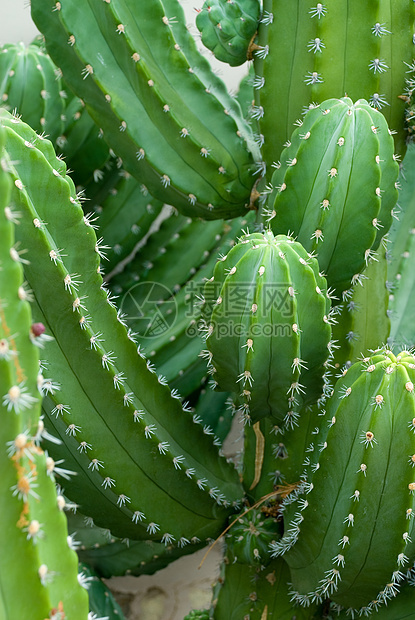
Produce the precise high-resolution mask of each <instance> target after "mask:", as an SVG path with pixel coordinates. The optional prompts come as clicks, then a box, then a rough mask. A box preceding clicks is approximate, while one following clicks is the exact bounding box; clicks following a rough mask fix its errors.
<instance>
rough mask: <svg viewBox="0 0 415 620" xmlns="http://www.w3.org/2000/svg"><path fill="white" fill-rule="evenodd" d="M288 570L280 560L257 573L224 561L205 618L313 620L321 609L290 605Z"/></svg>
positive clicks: (249, 568)
mask: <svg viewBox="0 0 415 620" xmlns="http://www.w3.org/2000/svg"><path fill="white" fill-rule="evenodd" d="M289 578H290V577H289V570H288V566H287V565H286V563H285V562H284V560H283V559H282V558H277V559H276V560H273V561H272V562H271V563H270V564H268V566H267V567H266V568H264V569H263V570H261V569H260V568H257V567H254V566H246V565H245V564H239V563H237V562H236V563H232V562H231V561H229V560H228V559H227V560H226V561H225V564H224V566H223V568H222V574H221V579H220V580H219V582H218V584H217V586H216V587H215V588H214V595H213V599H214V600H213V604H212V609H211V615H210V616H209V618H214V619H215V620H240V619H241V618H249V620H264V619H266V620H294V618H295V619H296V620H316V619H317V618H321V616H322V608H321V606H318V605H316V604H312V605H311V606H310V607H309V608H308V609H302V608H301V607H293V604H292V602H291V601H290V594H289V588H288V586H287V581H289Z"/></svg>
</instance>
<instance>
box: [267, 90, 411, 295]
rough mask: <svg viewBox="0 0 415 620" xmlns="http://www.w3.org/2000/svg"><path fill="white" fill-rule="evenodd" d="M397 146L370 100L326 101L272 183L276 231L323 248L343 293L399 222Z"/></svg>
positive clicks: (306, 122)
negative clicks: (396, 214)
mask: <svg viewBox="0 0 415 620" xmlns="http://www.w3.org/2000/svg"><path fill="white" fill-rule="evenodd" d="M393 148H394V146H393V139H392V136H391V133H390V131H389V128H388V125H387V123H386V120H385V118H384V116H383V115H382V114H381V113H380V112H377V111H376V110H374V109H373V108H371V107H370V106H369V105H368V103H367V102H366V101H364V100H358V101H356V102H355V103H353V102H352V100H351V99H349V98H347V97H344V98H342V99H330V100H326V101H324V102H323V103H322V104H321V105H319V106H316V107H314V108H313V109H311V110H310V111H309V112H307V114H306V115H305V117H304V119H303V121H302V122H301V123H299V126H298V127H297V128H296V129H295V131H294V132H293V134H292V136H291V138H290V142H289V144H288V146H287V147H286V149H285V150H284V151H283V153H282V155H281V162H280V163H279V164H278V166H277V168H276V170H275V172H274V174H273V176H272V183H271V184H270V185H269V186H268V187H267V188H266V193H267V192H270V193H271V195H270V196H269V198H268V200H267V208H265V209H264V216H265V218H266V219H267V220H268V221H269V222H270V223H271V226H272V229H273V231H274V233H275V234H288V231H290V233H291V234H293V235H296V238H297V241H299V242H300V243H301V244H302V245H303V246H304V247H305V248H306V250H307V251H309V252H315V253H316V255H317V257H318V262H319V265H320V269H321V270H322V271H323V272H324V274H325V275H326V277H327V281H328V285H329V286H330V287H332V288H333V289H335V291H336V294H337V297H338V298H340V294H341V293H342V291H344V290H345V289H349V288H350V285H351V284H352V283H355V282H356V281H358V279H359V274H360V272H361V271H362V270H363V268H364V267H365V265H366V264H367V262H368V261H369V260H370V259H371V257H372V255H373V251H374V250H376V249H377V247H378V246H379V243H380V240H381V238H382V236H383V235H385V234H386V233H387V231H388V230H389V228H390V226H391V223H392V210H393V208H394V207H395V205H396V201H397V199H398V190H397V179H398V174H399V166H398V163H397V161H396V158H395V156H394V152H393ZM266 193H265V196H264V198H266Z"/></svg>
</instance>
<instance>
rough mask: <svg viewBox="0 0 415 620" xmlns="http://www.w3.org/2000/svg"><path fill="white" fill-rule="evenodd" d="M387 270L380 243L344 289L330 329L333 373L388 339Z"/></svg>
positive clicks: (389, 325) (383, 249)
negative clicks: (354, 281) (359, 274)
mask: <svg viewBox="0 0 415 620" xmlns="http://www.w3.org/2000/svg"><path fill="white" fill-rule="evenodd" d="M387 270H388V264H387V259H386V251H385V248H384V247H382V246H381V247H380V248H379V249H378V251H377V252H376V253H375V254H374V256H373V259H372V260H371V261H370V262H369V265H368V266H367V267H366V269H365V270H364V272H363V274H362V281H361V283H360V284H355V285H354V286H353V287H352V288H351V289H350V290H349V291H345V293H344V294H343V302H342V303H341V304H340V305H339V306H336V309H337V308H338V312H339V313H338V314H337V315H336V317H335V318H336V321H337V322H336V323H334V325H333V328H332V329H333V339H334V340H335V341H336V345H337V348H336V349H335V350H334V352H333V360H332V364H333V367H334V372H335V373H337V372H338V369H339V368H343V366H344V365H345V364H347V366H350V364H352V363H354V362H356V361H357V360H358V359H359V357H360V356H362V355H363V356H366V355H368V354H369V352H370V351H373V350H374V349H376V348H377V347H378V345H379V343H385V344H386V342H387V341H388V338H389V332H390V327H391V322H390V318H389V316H390V311H389V308H388V305H389V290H388V287H387Z"/></svg>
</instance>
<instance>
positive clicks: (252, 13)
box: [196, 0, 260, 67]
mask: <svg viewBox="0 0 415 620" xmlns="http://www.w3.org/2000/svg"><path fill="white" fill-rule="evenodd" d="M259 17H260V3H259V1H258V0H232V1H231V2H228V0H213V1H211V0H206V1H205V2H204V4H203V7H202V8H201V9H200V11H199V13H198V15H197V17H196V26H197V27H198V29H199V30H200V33H201V35H202V43H203V45H205V47H207V48H208V49H210V50H211V51H212V52H213V54H214V55H215V57H216V58H217V59H218V60H221V61H222V62H226V63H228V64H229V65H230V66H231V67H237V66H239V65H242V64H243V63H244V62H246V61H247V60H251V59H252V52H251V47H252V45H251V41H252V39H253V38H254V36H255V33H256V31H257V27H258V22H259Z"/></svg>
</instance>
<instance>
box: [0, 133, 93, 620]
mask: <svg viewBox="0 0 415 620" xmlns="http://www.w3.org/2000/svg"><path fill="white" fill-rule="evenodd" d="M4 133H5V132H4V130H3V129H1V128H0V238H1V244H0V398H1V401H0V471H1V476H0V513H1V528H0V548H1V554H0V617H1V618H2V620H17V618H34V619H36V620H38V619H39V620H40V619H43V618H46V617H47V618H51V617H52V615H50V614H52V613H54V614H56V613H58V610H59V612H60V613H61V614H65V618H67V619H68V620H86V618H87V615H88V597H87V594H86V592H85V590H84V589H83V588H81V586H80V584H79V583H78V570H77V569H78V559H77V556H76V553H75V551H74V550H73V549H71V548H70V547H69V543H70V541H69V539H68V538H67V535H68V530H67V524H66V518H65V516H64V514H63V512H62V510H63V507H64V504H65V501H64V499H63V497H61V496H58V495H57V493H56V488H55V476H57V475H58V474H59V472H60V471H61V472H62V471H63V470H62V469H61V468H60V467H59V464H58V463H55V462H54V461H53V459H52V458H50V456H48V455H47V454H46V453H45V452H43V450H42V449H41V447H40V445H41V441H42V434H43V428H44V425H43V421H42V420H41V419H40V417H39V414H40V411H41V395H40V393H39V389H38V388H39V380H38V373H39V345H40V344H41V343H42V331H43V329H44V326H43V325H40V324H32V316H31V310H30V306H29V303H28V301H27V299H28V293H27V291H26V289H25V288H24V285H23V269H22V264H21V263H22V261H23V260H26V259H23V256H22V253H21V251H22V250H23V248H22V246H19V245H18V244H17V243H15V237H14V224H15V223H18V221H19V220H18V219H17V218H18V215H19V214H18V213H17V212H16V211H15V210H14V208H13V205H12V202H11V201H10V189H11V185H12V183H11V178H10V176H9V174H8V173H6V171H5V166H6V158H5V154H4V152H3V142H4V137H5V136H4ZM9 201H10V202H9ZM68 473H69V472H68ZM53 609H54V610H55V611H54V612H53ZM53 617H56V615H54V616H53ZM61 617H63V615H62V616H61Z"/></svg>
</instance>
